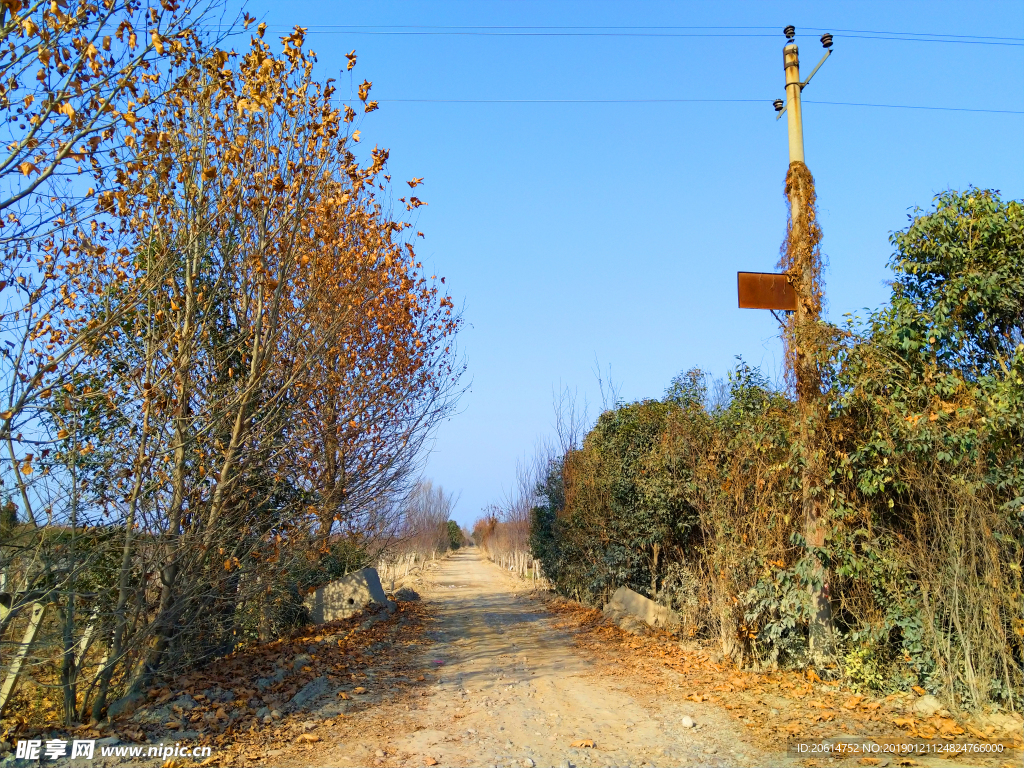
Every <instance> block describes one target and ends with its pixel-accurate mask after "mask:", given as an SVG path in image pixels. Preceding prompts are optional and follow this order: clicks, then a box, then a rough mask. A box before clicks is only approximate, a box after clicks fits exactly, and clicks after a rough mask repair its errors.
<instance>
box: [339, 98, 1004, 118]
mask: <svg viewBox="0 0 1024 768" xmlns="http://www.w3.org/2000/svg"><path fill="white" fill-rule="evenodd" d="M350 101H351V102H352V103H355V101H356V100H355V99H352V100H350ZM377 101H378V102H379V103H381V104H766V105H767V104H771V100H770V99H377ZM803 103H804V104H824V105H827V106H837V107H873V108H878V109H924V110H929V111H936V112H981V113H988V114H998V115H1024V110H1014V109H975V108H973V107H933V106H927V105H922V104H872V103H868V102H859V101H811V100H805V101H804V102H803Z"/></svg>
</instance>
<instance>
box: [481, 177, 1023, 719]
mask: <svg viewBox="0 0 1024 768" xmlns="http://www.w3.org/2000/svg"><path fill="white" fill-rule="evenodd" d="M892 244H893V248H894V254H893V256H892V259H891V262H890V267H891V268H892V271H893V280H892V295H891V297H890V300H889V301H888V303H887V304H886V305H885V306H883V307H881V308H880V309H878V310H877V311H875V312H873V313H871V314H870V315H869V316H868V317H867V318H864V319H856V318H849V319H848V320H847V322H845V323H844V324H843V325H838V326H836V325H829V324H827V323H820V324H819V326H818V330H819V332H820V333H819V334H818V335H819V338H820V339H829V340H830V341H828V342H827V343H822V344H821V345H820V347H821V349H822V352H821V354H820V355H819V356H818V359H817V366H818V374H819V376H820V380H821V382H822V390H823V392H824V397H825V401H826V403H827V411H826V413H827V415H826V417H825V418H824V419H823V420H821V421H819V422H818V423H816V424H814V426H813V428H814V429H815V430H817V431H818V436H817V437H818V440H817V442H818V444H819V445H822V446H825V447H824V448H823V449H822V450H821V452H820V454H819V455H818V456H815V457H813V459H814V460H815V461H818V462H822V463H823V464H822V466H823V471H821V472H820V473H818V476H820V477H821V481H820V485H819V486H818V487H815V488H813V489H811V492H812V493H813V494H816V495H818V496H819V497H820V498H822V499H823V500H824V502H825V507H826V510H827V524H826V529H827V536H826V539H825V543H824V545H823V546H822V547H820V548H816V549H814V550H813V551H812V550H811V548H809V547H808V546H807V543H806V541H805V539H804V537H803V531H804V520H803V519H802V514H801V512H800V510H801V498H802V493H803V489H802V488H801V483H800V478H801V469H802V466H801V463H802V461H804V460H805V459H804V458H803V456H802V453H801V451H800V450H799V447H798V440H797V435H798V432H799V424H798V409H797V407H796V403H795V399H794V395H793V393H792V392H789V391H784V390H783V391H780V390H779V389H777V388H775V387H773V386H771V384H770V383H769V381H768V379H767V378H766V377H765V376H764V375H763V374H762V373H761V372H760V371H758V370H756V369H753V368H751V367H750V366H748V365H746V364H745V363H743V362H740V363H739V364H738V365H737V366H736V368H735V370H733V371H732V372H731V373H730V374H729V376H728V380H727V381H717V382H716V381H712V380H711V379H710V378H709V376H708V375H707V374H705V373H704V372H702V371H700V370H697V369H693V370H689V371H687V372H685V373H683V374H681V375H679V376H678V377H677V378H676V379H674V380H673V381H672V382H671V384H670V385H669V387H668V388H667V390H666V392H665V394H664V396H663V397H662V398H661V399H649V400H643V401H639V402H633V403H624V402H618V403H616V404H615V405H614V407H609V408H608V409H607V410H605V411H604V412H603V413H602V414H601V415H600V417H599V418H598V419H597V422H596V424H594V425H593V427H592V428H591V429H590V430H589V431H588V432H586V434H585V437H583V438H582V439H581V440H570V441H568V443H566V441H564V440H563V445H562V447H561V450H557V451H553V452H551V453H550V455H548V456H546V457H545V458H544V460H543V462H542V470H541V471H537V472H535V473H534V479H533V482H532V483H531V484H528V485H527V487H526V488H525V489H524V490H523V491H522V492H521V493H520V497H521V498H520V499H519V500H518V502H517V504H518V507H522V506H523V505H524V504H525V505H526V506H527V507H529V508H530V524H529V547H530V549H531V551H532V556H533V557H535V558H537V559H538V560H539V561H540V563H541V565H542V568H543V573H544V576H545V577H546V578H547V579H548V580H549V581H550V583H551V584H552V586H553V588H554V589H555V590H556V591H557V592H558V593H560V594H561V595H564V596H566V597H569V598H572V599H574V600H578V601H581V602H583V603H585V604H588V605H594V606H598V607H599V606H600V605H602V604H603V603H604V602H605V601H607V599H608V598H609V596H610V595H611V593H612V592H613V591H614V590H615V589H616V588H617V587H619V586H621V585H626V586H628V587H630V588H632V589H633V590H635V591H637V592H639V593H641V594H643V595H646V596H648V597H650V598H652V599H655V600H657V601H659V602H660V603H662V604H664V605H666V606H670V607H671V608H673V609H674V610H676V611H678V612H679V614H680V616H681V618H682V632H683V633H684V634H685V635H686V636H687V637H689V638H693V639H696V640H704V641H706V642H710V643H714V644H720V647H721V651H722V652H724V653H725V654H727V655H728V656H730V657H731V658H732V659H733V660H734V662H735V663H736V664H738V665H739V666H741V667H744V668H749V669H753V670H771V669H779V668H807V667H809V666H811V664H812V660H811V659H810V658H809V656H808V623H809V620H810V618H811V609H812V606H811V597H810V596H811V593H812V591H813V590H812V588H818V589H820V586H821V583H820V581H819V582H818V583H817V584H815V583H814V579H815V575H814V574H815V573H816V572H817V569H816V561H817V560H820V561H821V562H822V563H824V564H825V565H826V567H827V580H828V582H827V589H828V593H829V598H830V601H831V604H832V608H833V622H834V631H835V635H836V636H835V641H836V646H837V653H836V657H835V659H834V660H833V662H832V663H831V664H830V665H828V668H822V666H821V665H818V667H819V668H818V669H816V670H815V674H817V675H820V676H821V677H829V676H831V677H832V678H833V679H834V678H836V677H842V678H843V679H844V680H845V682H846V683H847V684H848V685H849V686H851V687H853V688H854V689H856V690H858V691H861V692H863V693H865V694H869V693H875V694H882V693H892V692H895V691H908V690H910V689H911V688H914V687H916V688H917V690H918V691H919V692H921V693H924V692H925V691H928V692H931V693H933V694H936V695H938V696H939V697H940V698H941V700H942V701H944V702H946V703H947V705H948V706H949V707H950V708H951V709H975V710H977V709H981V708H983V707H986V706H990V705H999V706H1003V707H1007V708H1010V709H1017V710H1019V709H1020V708H1021V706H1022V704H1024V701H1022V698H1021V692H1022V691H1024V676H1022V671H1024V602H1022V578H1021V564H1022V558H1024V450H1022V449H1021V446H1022V445H1024V208H1022V206H1021V203H1020V202H1019V201H1012V200H1011V201H1005V200H1002V199H1001V198H1000V196H999V195H998V193H996V192H994V191H990V190H982V189H973V188H972V189H968V190H965V191H963V192H954V191H950V192H946V193H943V194H942V195H940V196H938V198H937V199H936V201H935V205H934V207H933V208H932V209H931V210H928V211H921V210H917V211H915V212H914V213H913V215H912V217H911V221H910V224H909V226H908V227H907V228H906V229H904V230H903V231H900V232H897V233H895V234H894V235H893V236H892ZM515 506H516V505H511V506H510V508H511V507H515ZM519 517H521V515H520V516H519ZM517 520H518V518H516V519H513V516H512V515H510V514H506V519H504V520H502V519H497V518H495V517H493V516H492V517H490V518H489V519H485V520H483V521H481V523H479V524H478V528H480V529H481V531H483V529H484V528H490V529H492V530H495V529H500V528H502V527H503V526H504V530H505V533H504V534H503V535H505V537H506V538H508V539H509V540H511V539H512V538H513V537H514V536H515V535H521V533H518V531H519V528H521V527H522V523H521V522H518V523H517ZM517 525H518V527H517ZM492 535H494V534H493V533H492Z"/></svg>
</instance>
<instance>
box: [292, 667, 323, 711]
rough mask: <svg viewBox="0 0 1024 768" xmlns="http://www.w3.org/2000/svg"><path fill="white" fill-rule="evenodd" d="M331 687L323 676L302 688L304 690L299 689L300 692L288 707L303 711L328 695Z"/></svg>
mask: <svg viewBox="0 0 1024 768" xmlns="http://www.w3.org/2000/svg"><path fill="white" fill-rule="evenodd" d="M330 687H331V684H330V681H329V680H328V679H327V678H326V677H325V676H323V675H321V676H320V677H318V678H317V679H316V680H313V681H312V682H309V683H306V684H305V685H304V686H302V688H301V689H299V692H298V693H296V694H295V695H294V696H292V700H291V701H289V702H288V706H289V707H292V708H294V709H302V708H303V707H304V706H306V705H307V704H309V703H310V702H311V701H313V699H316V698H318V697H320V696H323V695H324V694H325V693H327V691H328V689H330Z"/></svg>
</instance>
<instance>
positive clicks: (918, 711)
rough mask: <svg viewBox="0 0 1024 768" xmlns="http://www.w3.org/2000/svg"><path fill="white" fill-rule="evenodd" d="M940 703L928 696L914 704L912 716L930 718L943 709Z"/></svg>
mask: <svg viewBox="0 0 1024 768" xmlns="http://www.w3.org/2000/svg"><path fill="white" fill-rule="evenodd" d="M944 708H945V707H944V706H943V704H942V702H941V701H939V700H938V699H937V698H935V697H934V696H932V695H931V694H928V695H926V696H922V697H921V698H919V699H918V700H917V701H915V702H914V714H915V715H917V716H918V717H931V716H932V715H934V714H935V713H936V712H938V711H939V710H940V709H944Z"/></svg>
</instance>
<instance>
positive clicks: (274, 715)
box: [270, 709, 282, 720]
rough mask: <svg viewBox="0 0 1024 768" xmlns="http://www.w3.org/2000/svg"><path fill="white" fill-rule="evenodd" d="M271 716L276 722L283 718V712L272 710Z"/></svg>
mask: <svg viewBox="0 0 1024 768" xmlns="http://www.w3.org/2000/svg"><path fill="white" fill-rule="evenodd" d="M270 716H271V717H272V718H274V719H275V720H280V719H281V717H282V715H281V710H280V709H272V710H270Z"/></svg>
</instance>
